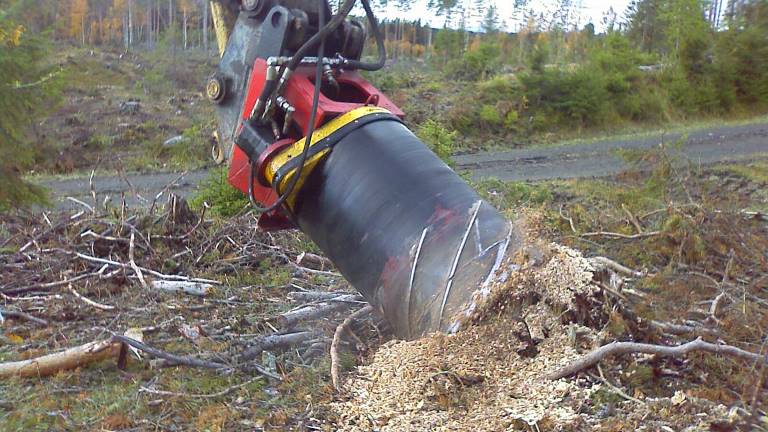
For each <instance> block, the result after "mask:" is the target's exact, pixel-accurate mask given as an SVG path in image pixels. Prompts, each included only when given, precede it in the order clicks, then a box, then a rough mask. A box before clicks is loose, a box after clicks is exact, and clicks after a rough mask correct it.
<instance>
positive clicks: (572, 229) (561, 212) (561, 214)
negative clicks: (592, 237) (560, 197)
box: [560, 205, 577, 234]
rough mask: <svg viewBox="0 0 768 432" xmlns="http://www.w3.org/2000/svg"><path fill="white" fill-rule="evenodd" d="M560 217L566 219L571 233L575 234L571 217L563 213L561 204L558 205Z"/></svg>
mask: <svg viewBox="0 0 768 432" xmlns="http://www.w3.org/2000/svg"><path fill="white" fill-rule="evenodd" d="M560 217H561V218H563V219H564V220H566V221H568V225H570V227H571V231H573V233H574V234H576V232H577V231H576V226H575V225H574V224H573V218H572V217H570V216H566V215H564V214H563V205H560Z"/></svg>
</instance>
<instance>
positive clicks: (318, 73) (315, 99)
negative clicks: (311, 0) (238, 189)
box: [248, 0, 354, 213]
mask: <svg viewBox="0 0 768 432" xmlns="http://www.w3.org/2000/svg"><path fill="white" fill-rule="evenodd" d="M353 2H354V0H353ZM318 5H319V6H320V7H319V11H318V20H319V25H320V26H322V25H323V23H324V22H325V10H324V8H323V2H318ZM324 54H325V38H322V39H320V48H319V49H318V51H317V56H318V58H322V56H323V55H324ZM322 76H323V62H321V61H319V62H317V67H316V69H315V91H314V93H313V94H312V111H310V114H309V125H307V137H306V138H305V140H304V149H303V150H302V152H301V157H300V159H299V166H298V168H297V171H296V174H294V176H293V178H292V179H291V182H290V183H289V184H288V189H286V190H285V192H283V193H281V194H280V196H279V197H278V199H277V201H275V202H274V203H273V204H272V205H270V206H268V207H260V206H259V205H258V204H256V201H255V200H254V198H253V184H254V182H255V181H256V169H257V168H258V166H257V165H258V164H257V163H255V162H253V161H251V176H250V179H249V180H248V199H249V200H250V201H251V205H252V206H253V207H254V210H256V211H258V212H260V213H266V212H270V211H272V210H275V209H276V208H278V207H280V206H281V205H283V203H285V201H286V200H287V199H288V197H289V196H291V194H292V193H293V190H294V189H295V188H296V184H297V183H298V182H299V178H300V177H301V173H302V171H304V165H305V164H306V162H307V157H308V155H309V148H310V144H311V143H312V135H313V134H314V133H315V120H316V118H317V108H318V107H319V105H320V87H321V84H320V83H321V82H322Z"/></svg>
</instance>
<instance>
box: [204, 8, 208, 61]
mask: <svg viewBox="0 0 768 432" xmlns="http://www.w3.org/2000/svg"><path fill="white" fill-rule="evenodd" d="M203 50H204V51H205V52H206V53H208V1H207V0H203Z"/></svg>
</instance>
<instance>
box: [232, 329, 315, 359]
mask: <svg viewBox="0 0 768 432" xmlns="http://www.w3.org/2000/svg"><path fill="white" fill-rule="evenodd" d="M317 336H318V333H316V332H312V331H304V332H296V333H286V334H275V335H267V336H262V337H260V338H258V339H257V340H256V341H255V343H254V344H253V346H251V347H250V348H248V349H247V350H246V351H245V352H243V353H242V354H241V355H240V361H249V360H253V359H255V358H256V357H257V356H259V355H260V354H261V353H262V352H263V351H268V350H273V349H275V348H283V347H287V346H294V345H298V344H300V343H302V342H304V341H307V340H310V339H312V338H315V337H317Z"/></svg>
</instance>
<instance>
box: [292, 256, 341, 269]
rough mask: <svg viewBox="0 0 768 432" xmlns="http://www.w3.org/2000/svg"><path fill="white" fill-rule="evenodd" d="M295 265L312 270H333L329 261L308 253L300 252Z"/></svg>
mask: <svg viewBox="0 0 768 432" xmlns="http://www.w3.org/2000/svg"><path fill="white" fill-rule="evenodd" d="M296 264H298V265H300V266H301V267H304V268H309V269H312V270H325V269H329V268H333V263H332V262H331V260H329V259H328V258H326V257H324V256H320V255H316V254H313V253H309V252H302V253H301V254H299V256H297V257H296Z"/></svg>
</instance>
